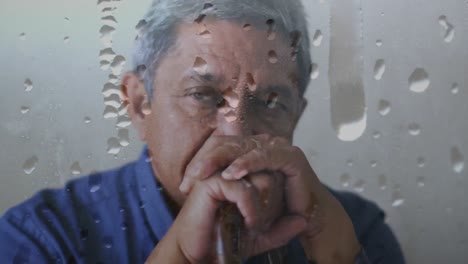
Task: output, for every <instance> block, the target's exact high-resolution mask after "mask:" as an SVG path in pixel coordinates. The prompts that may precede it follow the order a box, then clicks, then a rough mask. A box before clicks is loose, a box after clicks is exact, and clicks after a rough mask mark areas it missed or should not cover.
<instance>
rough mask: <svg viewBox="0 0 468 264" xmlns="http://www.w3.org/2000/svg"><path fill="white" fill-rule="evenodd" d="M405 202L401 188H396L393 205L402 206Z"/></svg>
mask: <svg viewBox="0 0 468 264" xmlns="http://www.w3.org/2000/svg"><path fill="white" fill-rule="evenodd" d="M404 203H405V199H404V198H403V196H402V195H401V193H400V191H399V190H395V191H394V192H393V194H392V206H393V207H400V206H402V205H403V204H404Z"/></svg>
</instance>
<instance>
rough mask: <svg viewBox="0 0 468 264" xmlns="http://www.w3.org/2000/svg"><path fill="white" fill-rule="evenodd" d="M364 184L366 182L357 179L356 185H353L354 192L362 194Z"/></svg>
mask: <svg viewBox="0 0 468 264" xmlns="http://www.w3.org/2000/svg"><path fill="white" fill-rule="evenodd" d="M365 184H366V182H365V181H364V180H362V179H359V180H358V181H357V182H356V183H354V190H355V191H356V192H359V193H361V192H363V191H364V185H365Z"/></svg>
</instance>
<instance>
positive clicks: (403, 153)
mask: <svg viewBox="0 0 468 264" xmlns="http://www.w3.org/2000/svg"><path fill="white" fill-rule="evenodd" d="M150 2H151V0H139V1H129V0H112V1H111V0H99V1H96V0H93V1H73V0H41V1H34V0H2V1H1V2H0V35H1V41H0V91H1V95H0V121H1V122H0V214H3V213H4V212H5V211H6V210H7V209H8V208H9V207H11V206H13V205H15V204H17V203H19V202H21V201H23V200H24V199H27V198H28V197H30V196H31V195H33V194H34V193H35V192H37V191H38V190H40V189H43V188H55V187H60V186H62V185H63V184H64V183H65V182H66V181H68V180H70V179H74V178H77V177H80V176H82V175H87V174H89V173H91V172H93V171H101V170H105V169H108V168H112V167H116V166H119V165H121V164H124V163H127V162H130V161H132V160H134V159H136V157H137V156H138V154H139V152H140V151H141V148H142V144H141V143H140V142H139V140H138V138H137V137H136V134H135V131H134V130H133V128H131V124H130V120H129V119H128V116H127V115H126V112H125V109H124V108H123V107H122V106H121V102H120V98H119V92H118V84H119V78H120V76H121V73H123V72H125V71H126V70H128V66H129V64H130V54H131V48H132V43H133V40H134V39H135V37H136V35H137V34H138V29H139V26H141V25H142V23H143V22H140V19H141V18H142V16H143V14H144V13H145V10H146V8H147V7H148V6H149V4H150ZM346 2H347V3H346ZM304 4H305V6H306V9H307V12H308V15H309V23H310V29H309V30H310V32H309V33H310V37H311V40H312V41H311V48H312V56H313V61H314V65H313V72H312V74H311V84H310V87H309V88H308V92H307V94H306V96H307V98H308V100H309V106H308V108H307V111H306V113H305V115H304V116H303V118H302V120H301V123H300V125H299V128H298V129H297V131H296V137H295V144H296V145H298V146H300V147H301V148H302V149H303V150H304V151H305V153H306V154H307V155H308V158H309V160H310V162H311V164H312V165H313V167H314V169H315V170H316V172H317V174H318V176H319V178H321V180H322V181H323V182H325V183H326V184H328V185H330V186H331V187H333V188H336V189H345V190H349V191H352V192H356V193H359V194H360V195H362V196H363V197H366V198H368V199H371V200H373V201H375V202H377V203H378V204H379V205H380V206H381V207H382V208H383V209H384V210H385V211H386V212H387V221H388V223H389V224H390V225H391V226H392V228H393V229H394V231H395V233H396V235H397V237H398V239H399V241H400V242H401V244H402V247H403V250H404V253H405V255H406V258H407V261H408V263H468V244H467V239H468V229H467V226H466V225H467V224H468V223H467V221H468V203H467V201H468V195H467V193H468V190H467V189H468V168H466V167H465V159H466V158H467V156H466V155H468V134H467V132H468V48H467V47H468V35H467V34H468V1H464V0H444V1H440V0H409V1H408V0H394V1H384V0H374V1H370V0H353V1H350V0H348V1H339V0H335V1H332V0H306V1H304ZM352 21H354V22H355V23H349V22H352ZM340 32H341V34H340ZM343 32H344V33H343ZM343 54H348V55H349V54H351V55H349V56H350V58H347V57H346V56H344V57H343V56H339V55H343ZM353 60H354V61H357V62H358V65H359V66H360V67H358V68H354V69H350V67H348V66H349V65H353V64H352V63H350V62H352V61H353ZM331 66H333V67H331ZM356 69H357V70H356ZM347 71H351V72H353V71H354V73H355V76H357V77H358V78H360V80H359V82H358V83H357V84H356V85H354V86H353V85H351V86H350V87H349V89H348V90H346V89H344V88H343V87H342V88H340V87H338V86H337V85H336V84H337V83H339V82H340V81H343V79H344V80H346V76H347V75H346V74H347ZM343 76H344V77H343ZM349 113H355V114H353V115H350V114H349Z"/></svg>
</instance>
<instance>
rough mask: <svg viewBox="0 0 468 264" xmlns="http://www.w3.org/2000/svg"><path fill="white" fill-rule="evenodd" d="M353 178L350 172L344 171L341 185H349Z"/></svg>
mask: <svg viewBox="0 0 468 264" xmlns="http://www.w3.org/2000/svg"><path fill="white" fill-rule="evenodd" d="M350 180H351V176H350V175H349V174H348V173H344V174H342V175H341V177H340V182H341V186H343V187H345V188H346V187H348V186H349V181H350Z"/></svg>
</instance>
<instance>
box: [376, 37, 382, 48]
mask: <svg viewBox="0 0 468 264" xmlns="http://www.w3.org/2000/svg"><path fill="white" fill-rule="evenodd" d="M375 45H376V46H377V47H382V45H383V41H382V40H380V39H378V40H376V41H375Z"/></svg>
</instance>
